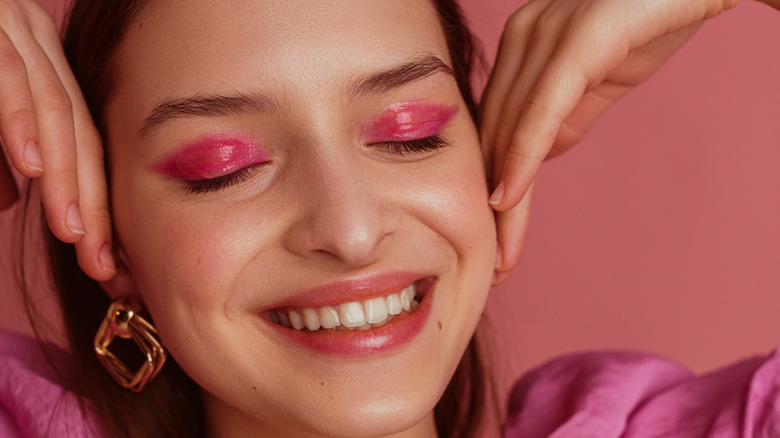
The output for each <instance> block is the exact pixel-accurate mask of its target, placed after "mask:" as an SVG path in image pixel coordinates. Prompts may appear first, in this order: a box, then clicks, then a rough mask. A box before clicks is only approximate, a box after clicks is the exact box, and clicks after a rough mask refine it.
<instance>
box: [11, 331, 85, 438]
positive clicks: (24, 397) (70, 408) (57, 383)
mask: <svg viewBox="0 0 780 438" xmlns="http://www.w3.org/2000/svg"><path fill="white" fill-rule="evenodd" d="M44 352H45V353H44ZM67 359H68V356H67V353H66V352H64V351H62V350H61V349H58V348H57V347H54V346H52V345H48V344H41V343H39V342H37V341H36V340H35V339H32V338H30V337H28V336H24V335H20V334H17V333H12V332H10V331H7V330H4V329H0V436H3V437H38V436H57V437H69V436H73V437H90V436H95V433H94V430H96V429H95V428H94V427H93V426H91V425H92V424H95V423H94V422H92V421H91V420H90V419H89V418H87V417H88V415H87V414H85V412H84V410H83V409H82V405H83V404H82V401H81V400H80V399H79V398H78V397H77V396H75V395H74V394H72V393H70V392H68V391H66V389H65V385H64V380H63V375H62V372H63V371H64V368H65V364H67ZM55 367H61V368H62V369H58V368H55Z"/></svg>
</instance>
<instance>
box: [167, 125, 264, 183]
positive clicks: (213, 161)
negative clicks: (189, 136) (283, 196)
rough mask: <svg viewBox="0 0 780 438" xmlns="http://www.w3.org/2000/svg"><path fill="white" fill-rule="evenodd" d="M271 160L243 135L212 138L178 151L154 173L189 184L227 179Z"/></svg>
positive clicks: (183, 147) (186, 145) (260, 148)
mask: <svg viewBox="0 0 780 438" xmlns="http://www.w3.org/2000/svg"><path fill="white" fill-rule="evenodd" d="M268 160H269V153H268V151H267V150H266V149H264V148H263V147H261V146H260V145H258V144H257V143H256V142H254V141H253V140H251V139H249V138H248V137H245V136H240V135H209V136H206V137H204V138H201V139H198V140H196V141H194V142H192V143H187V144H184V145H183V146H181V147H180V148H178V149H177V150H176V151H175V152H173V154H171V155H170V156H169V157H167V158H166V159H164V160H163V161H162V162H161V163H160V164H157V165H155V166H154V169H155V170H156V171H158V172H160V173H162V174H163V175H166V176H170V177H172V178H182V179H188V180H199V179H210V178H216V177H219V176H224V175H227V174H230V173H232V172H235V171H237V170H239V169H242V168H244V167H247V166H251V165H253V164H260V163H264V162H267V161H268Z"/></svg>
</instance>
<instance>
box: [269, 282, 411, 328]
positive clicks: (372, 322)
mask: <svg viewBox="0 0 780 438" xmlns="http://www.w3.org/2000/svg"><path fill="white" fill-rule="evenodd" d="M416 296H417V290H416V287H415V285H414V284H412V285H411V286H409V287H407V288H406V289H404V290H402V291H401V292H398V293H394V294H390V295H388V296H386V297H377V298H372V299H369V300H365V301H363V302H359V301H353V302H349V303H344V304H341V305H339V306H322V307H320V308H313V307H306V308H304V309H289V310H286V311H270V312H269V319H270V320H271V322H273V323H275V324H279V325H282V326H285V327H288V328H293V329H295V330H303V329H307V330H308V331H312V332H315V331H318V330H320V328H323V329H327V330H370V329H372V328H376V327H380V326H382V325H384V324H387V323H388V322H390V321H392V320H393V319H394V318H395V317H396V316H397V315H399V314H401V313H403V312H410V311H414V309H416V308H417V306H418V305H419V304H420V303H419V301H418V300H416Z"/></svg>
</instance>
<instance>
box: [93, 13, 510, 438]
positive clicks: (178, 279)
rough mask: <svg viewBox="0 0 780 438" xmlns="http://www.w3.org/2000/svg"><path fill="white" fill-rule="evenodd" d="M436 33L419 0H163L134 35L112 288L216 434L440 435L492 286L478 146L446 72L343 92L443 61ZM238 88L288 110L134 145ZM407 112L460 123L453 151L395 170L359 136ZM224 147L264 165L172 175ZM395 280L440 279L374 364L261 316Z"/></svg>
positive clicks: (193, 127)
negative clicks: (318, 290) (179, 162)
mask: <svg viewBox="0 0 780 438" xmlns="http://www.w3.org/2000/svg"><path fill="white" fill-rule="evenodd" d="M344 11H349V13H347V14H345V13H344ZM183 12H186V13H183ZM437 23H438V18H437V16H436V13H435V11H434V10H433V7H432V6H431V5H430V4H429V3H428V2H426V1H422V0H403V1H400V0H399V1H393V2H386V1H380V0H372V1H365V2H346V1H330V2H321V3H318V4H317V5H316V7H313V6H312V3H311V2H307V1H290V0H268V1H262V2H258V1H248V0H247V1H239V2H235V1H231V2H227V1H225V2H215V1H213V0H199V1H192V0H186V1H185V0H176V1H173V0H170V1H164V2H153V3H152V4H151V5H150V6H149V7H147V8H146V9H145V10H143V11H142V12H141V13H140V16H139V17H138V18H137V20H136V21H135V23H134V24H133V26H131V29H130V31H129V33H128V34H127V35H126V39H125V40H124V41H123V43H122V46H121V49H120V52H119V53H120V56H119V77H120V78H121V80H120V81H119V84H118V87H117V89H116V95H115V98H114V100H113V101H112V102H111V103H110V104H109V107H108V110H107V116H108V119H107V120H108V132H107V136H106V138H107V146H108V153H109V157H110V169H111V178H112V180H111V182H112V192H111V195H112V199H113V207H114V210H113V218H114V221H115V228H116V234H117V236H118V243H119V244H120V246H121V257H120V263H119V264H118V274H117V275H116V277H115V278H114V279H112V280H111V281H109V282H107V283H105V289H106V290H107V291H108V293H109V295H111V297H112V298H116V297H120V296H128V295H132V296H136V297H138V298H139V299H140V300H141V301H143V302H144V303H145V305H146V306H147V308H148V310H149V312H150V313H151V315H152V317H153V319H154V322H155V325H156V327H157V329H158V330H159V333H160V335H161V337H162V339H163V341H164V342H165V344H166V347H167V348H168V350H169V351H170V353H171V355H172V356H173V357H175V358H176V360H177V361H178V362H179V364H180V365H181V366H182V367H183V368H184V370H185V371H186V372H187V373H188V374H189V375H190V376H191V377H192V378H193V379H194V380H195V381H196V382H197V383H198V384H199V385H200V386H201V387H202V388H203V394H204V400H205V407H206V414H207V422H208V424H209V430H210V435H211V436H226V437H227V436H230V437H237V436H258V435H260V436H360V437H365V436H435V434H436V433H435V427H434V423H433V416H432V409H433V408H434V406H435V404H436V403H437V401H438V399H439V398H440V396H441V394H442V392H443V390H444V388H445V387H446V385H447V383H448V381H449V379H450V376H451V375H452V373H453V372H454V369H455V367H456V366H457V363H458V361H459V359H460V356H461V354H462V352H463V351H464V349H465V347H466V345H467V343H468V341H469V339H470V337H471V335H472V333H473V331H474V329H475V327H476V324H477V322H478V320H479V318H480V315H481V312H482V309H483V307H484V302H485V299H486V297H487V292H488V290H489V286H490V282H491V278H492V275H493V267H494V257H495V251H496V246H495V241H496V240H495V228H494V220H493V215H492V210H491V209H490V207H489V205H488V203H487V198H488V190H487V184H486V176H485V171H484V165H483V161H482V153H481V150H480V146H479V137H478V135H477V132H476V128H475V126H474V124H473V122H472V121H471V119H470V117H469V116H468V112H467V110H466V108H465V105H464V103H463V101H462V99H461V97H460V95H459V93H458V90H457V86H456V82H455V80H454V78H453V77H452V76H451V75H449V74H447V73H444V72H436V73H433V74H431V75H429V76H427V77H425V78H422V79H419V80H415V81H412V82H410V83H406V84H404V85H402V86H399V87H395V88H392V89H389V90H383V91H374V92H369V93H364V94H355V93H349V92H347V90H348V89H349V86H350V85H351V84H354V83H355V82H356V81H359V80H360V78H362V77H367V76H369V75H371V74H374V73H376V72H378V71H385V70H388V69H391V68H393V67H395V66H397V65H399V64H403V63H406V62H409V61H410V60H414V59H417V58H419V56H420V55H421V54H426V55H434V56H436V57H438V58H440V59H441V60H442V61H444V63H445V64H447V63H449V56H448V54H447V49H446V43H445V40H444V36H443V34H442V32H441V30H440V28H439V27H438V24H437ZM193 29H197V31H193ZM235 91H239V92H243V93H261V94H263V95H265V96H269V97H271V98H272V99H274V100H276V101H277V102H278V109H277V110H276V111H271V112H268V111H260V112H258V111H249V112H239V113H237V114H231V115H228V116H219V117H205V116H199V117H187V118H178V119H175V120H170V121H168V122H165V123H163V124H161V125H159V126H157V127H155V128H153V129H151V130H149V131H148V132H146V133H145V134H144V135H139V130H140V128H141V126H142V124H143V121H144V119H145V118H146V117H147V115H148V114H149V112H150V111H151V110H152V108H154V107H155V105H157V104H159V103H160V102H161V101H162V100H166V99H171V98H178V97H182V96H185V97H191V96H192V95H193V94H197V93H208V94H229V93H233V92H235ZM407 102H425V104H426V105H433V106H434V107H435V106H439V107H442V108H454V109H455V110H456V111H455V114H454V116H452V118H451V119H447V120H449V121H447V122H446V124H445V126H444V127H443V128H442V129H441V131H440V134H441V135H442V136H443V137H444V138H445V139H446V140H447V141H449V143H450V146H448V147H445V148H442V149H439V150H436V151H429V152H409V153H406V154H404V155H399V154H398V153H396V152H392V151H389V150H387V149H386V148H382V147H381V145H377V144H374V143H372V142H370V141H367V139H368V138H370V137H371V136H372V135H373V136H376V135H378V134H377V132H379V135H380V136H385V135H386V133H387V132H390V133H392V132H393V129H388V128H387V126H386V125H387V118H388V117H387V111H388V110H390V111H392V110H393V108H397V107H398V105H399V104H403V103H407ZM427 112H428V113H430V111H427ZM444 112H445V113H448V114H449V112H448V111H444ZM434 113H435V111H434ZM377 120H381V123H380V125H382V126H381V129H379V128H377V126H378V125H377ZM434 125H435V124H434ZM427 129H429V128H425V127H423V128H421V130H422V131H423V132H425V131H426V130H427ZM214 132H229V133H233V134H237V135H240V136H242V138H251V139H254V141H256V142H257V143H258V144H260V145H262V146H261V147H262V148H264V149H266V150H267V152H268V154H269V155H270V157H271V161H270V162H268V163H267V164H265V165H263V166H262V167H261V168H259V170H258V171H257V172H255V173H253V174H252V175H251V177H249V178H247V179H245V180H244V181H243V182H241V183H239V184H237V185H234V186H230V187H228V188H225V189H223V190H219V191H213V192H208V193H191V192H190V191H188V188H187V185H186V183H185V182H184V181H183V180H182V179H181V178H177V177H172V176H171V175H170V173H171V172H161V171H160V166H159V165H160V163H167V162H169V160H170V157H171V154H175V153H176V151H178V150H180V147H181V146H182V145H187V144H193V142H196V141H197V140H198V139H199V138H201V137H203V136H205V135H209V134H212V133H214ZM198 147H200V146H198ZM163 168H166V167H165V166H163ZM209 169H211V167H209ZM209 171H210V170H209ZM453 175H457V176H458V177H457V178H453ZM395 271H415V272H420V273H422V274H421V275H425V276H428V277H433V278H435V279H436V290H435V292H434V294H435V299H434V300H433V301H432V308H431V314H430V317H429V318H428V320H427V322H426V324H425V325H424V326H423V328H422V330H421V331H420V333H419V334H418V335H417V336H415V337H414V338H413V339H412V340H411V341H410V342H408V343H406V344H404V345H402V346H400V347H398V348H394V349H392V350H390V351H384V352H382V353H380V354H378V355H372V356H369V357H362V358H349V357H346V358H345V357H335V356H333V355H328V354H321V353H316V352H313V351H311V350H309V349H306V348H301V347H296V346H294V345H292V344H291V343H289V342H288V341H286V340H285V339H283V338H282V337H280V336H279V335H278V333H277V330H271V329H270V328H271V326H269V323H268V322H267V321H264V320H262V319H260V317H259V315H258V313H259V312H260V311H262V310H264V309H268V308H272V307H273V306H274V305H275V303H279V302H281V301H283V300H285V299H288V298H289V297H292V296H295V295H296V294H298V293H299V292H301V291H303V290H306V289H309V288H311V287H312V286H313V285H321V284H327V283H331V282H337V281H343V280H348V279H353V278H360V277H362V276H366V275H376V274H382V273H387V272H395ZM391 324H392V323H391Z"/></svg>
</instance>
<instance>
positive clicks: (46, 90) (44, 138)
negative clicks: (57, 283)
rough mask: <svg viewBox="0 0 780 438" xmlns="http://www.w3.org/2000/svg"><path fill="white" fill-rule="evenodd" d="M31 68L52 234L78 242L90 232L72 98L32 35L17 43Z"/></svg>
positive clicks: (44, 197) (44, 195) (43, 192)
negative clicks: (78, 170) (83, 201)
mask: <svg viewBox="0 0 780 438" xmlns="http://www.w3.org/2000/svg"><path fill="white" fill-rule="evenodd" d="M15 44H16V46H17V47H19V48H20V53H21V54H22V57H23V58H24V62H25V65H27V66H28V75H29V80H30V90H31V93H32V98H33V106H34V108H35V114H36V117H37V120H38V127H39V132H38V135H39V139H40V148H41V155H42V157H43V166H44V168H45V169H46V172H45V174H44V175H43V176H41V200H42V202H43V206H44V210H45V213H46V219H47V222H48V224H49V228H50V229H51V231H52V233H53V234H54V235H55V236H56V237H57V238H59V239H60V240H62V241H64V242H67V243H75V242H77V241H79V240H81V238H83V236H84V234H85V233H86V231H85V228H84V224H83V221H82V219H81V210H80V207H79V198H78V180H77V174H76V147H75V134H74V125H73V112H72V105H71V101H70V98H69V96H68V94H67V92H66V90H65V88H64V87H63V85H62V83H61V81H60V79H59V76H58V75H57V72H56V71H55V69H54V67H53V66H52V65H51V63H50V62H49V58H48V56H47V55H46V53H45V52H44V51H43V49H42V48H41V47H40V46H39V45H38V43H37V41H36V40H35V39H34V38H33V37H32V35H31V34H29V32H28V33H27V34H25V35H22V36H20V37H18V41H15Z"/></svg>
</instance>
